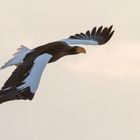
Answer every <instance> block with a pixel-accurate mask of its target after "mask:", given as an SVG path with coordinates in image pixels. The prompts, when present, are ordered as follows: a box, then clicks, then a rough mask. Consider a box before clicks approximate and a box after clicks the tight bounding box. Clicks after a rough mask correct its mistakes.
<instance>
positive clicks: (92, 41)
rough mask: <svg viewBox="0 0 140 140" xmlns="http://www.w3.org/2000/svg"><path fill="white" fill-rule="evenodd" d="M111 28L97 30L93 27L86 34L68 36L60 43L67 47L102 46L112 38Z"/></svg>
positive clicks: (112, 31)
mask: <svg viewBox="0 0 140 140" xmlns="http://www.w3.org/2000/svg"><path fill="white" fill-rule="evenodd" d="M112 28H113V26H112V25H111V26H110V27H103V26H100V27H99V28H97V27H94V28H93V29H92V31H89V30H88V31H86V33H80V34H75V35H72V36H70V37H69V38H68V39H63V40H62V41H64V42H66V43H68V44H69V45H75V44H82V45H102V44H105V43H106V42H108V41H109V39H110V38H111V37H112V35H113V33H114V30H112Z"/></svg>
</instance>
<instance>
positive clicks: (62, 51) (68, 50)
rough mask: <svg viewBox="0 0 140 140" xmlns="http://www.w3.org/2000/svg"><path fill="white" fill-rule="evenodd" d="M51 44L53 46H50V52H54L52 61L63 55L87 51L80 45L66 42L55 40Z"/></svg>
mask: <svg viewBox="0 0 140 140" xmlns="http://www.w3.org/2000/svg"><path fill="white" fill-rule="evenodd" d="M51 45H53V46H50V48H49V51H48V53H49V54H52V55H53V57H52V59H51V60H50V62H54V61H56V60H58V59H59V58H61V57H63V56H67V55H74V54H79V53H86V50H85V49H84V48H82V47H79V46H69V45H68V44H67V43H64V42H55V43H53V44H51ZM52 48H53V49H52Z"/></svg>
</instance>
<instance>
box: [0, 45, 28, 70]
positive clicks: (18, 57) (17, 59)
mask: <svg viewBox="0 0 140 140" xmlns="http://www.w3.org/2000/svg"><path fill="white" fill-rule="evenodd" d="M17 50H18V51H17V52H16V53H14V55H13V56H14V57H13V58H11V59H10V60H9V61H7V62H6V63H5V64H4V65H3V66H2V67H1V68H0V69H4V68H6V67H9V66H12V65H16V66H17V65H20V64H22V63H23V59H24V57H25V56H26V54H27V53H29V52H30V49H28V48H27V47H25V46H23V45H21V47H20V48H18V49H17Z"/></svg>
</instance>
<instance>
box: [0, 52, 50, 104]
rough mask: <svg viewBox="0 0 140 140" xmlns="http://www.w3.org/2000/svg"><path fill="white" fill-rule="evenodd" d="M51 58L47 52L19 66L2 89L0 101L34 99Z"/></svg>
mask: <svg viewBox="0 0 140 140" xmlns="http://www.w3.org/2000/svg"><path fill="white" fill-rule="evenodd" d="M51 58H52V55H50V54H46V53H45V54H42V55H40V56H38V57H37V58H35V59H34V60H33V61H32V62H31V61H28V60H27V61H25V62H24V63H23V64H22V65H20V66H19V67H17V68H16V69H15V71H14V72H13V73H12V75H11V76H10V78H9V79H8V80H7V81H6V83H5V84H4V86H3V87H2V89H1V91H0V103H3V102H5V101H9V100H16V99H24V100H26V99H29V100H32V99H33V97H34V94H35V92H36V90H37V88H38V86H39V82H40V78H41V75H42V73H43V71H44V69H45V66H46V65H47V63H48V62H49V60H50V59H51Z"/></svg>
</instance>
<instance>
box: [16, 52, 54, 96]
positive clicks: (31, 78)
mask: <svg viewBox="0 0 140 140" xmlns="http://www.w3.org/2000/svg"><path fill="white" fill-rule="evenodd" d="M51 58H52V55H50V54H42V55H40V56H38V57H37V58H36V59H35V60H34V64H33V66H32V68H31V71H30V73H29V75H28V76H27V77H26V79H24V81H23V83H24V84H23V85H21V86H19V87H18V89H20V90H22V89H24V88H27V87H30V90H31V92H32V93H35V92H36V90H37V88H38V86H39V82H40V79H41V76H42V73H43V71H44V69H45V67H46V65H47V63H48V62H49V60H50V59H51Z"/></svg>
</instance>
